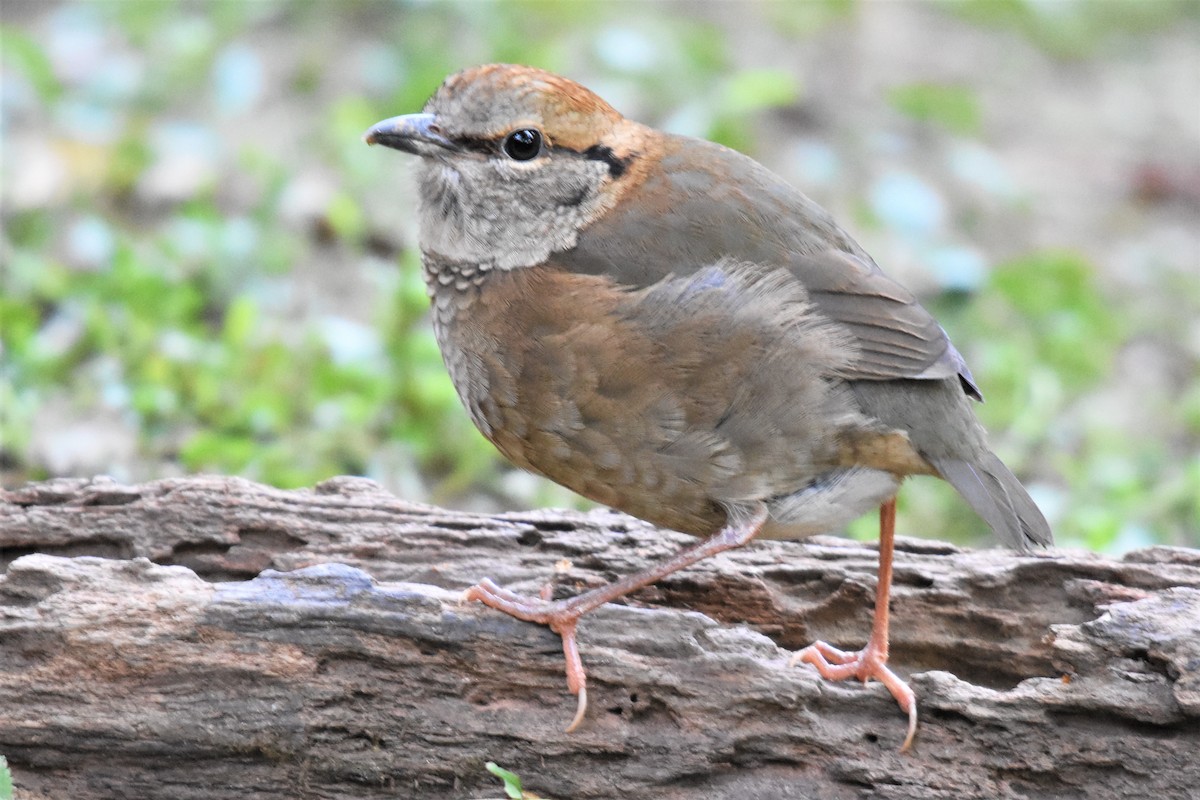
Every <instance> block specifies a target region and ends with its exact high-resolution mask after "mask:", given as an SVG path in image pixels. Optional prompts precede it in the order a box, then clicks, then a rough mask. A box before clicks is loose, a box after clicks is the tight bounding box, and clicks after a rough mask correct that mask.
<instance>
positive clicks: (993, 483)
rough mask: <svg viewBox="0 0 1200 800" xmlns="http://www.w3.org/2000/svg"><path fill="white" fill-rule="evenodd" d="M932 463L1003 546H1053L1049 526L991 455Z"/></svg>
mask: <svg viewBox="0 0 1200 800" xmlns="http://www.w3.org/2000/svg"><path fill="white" fill-rule="evenodd" d="M932 461H933V466H934V467H936V468H937V471H938V472H940V473H941V475H942V477H943V478H945V479H946V481H947V482H949V484H950V485H951V486H953V487H954V488H955V489H956V490H958V493H959V494H960V495H962V496H963V499H965V500H966V501H967V502H968V503H970V505H971V508H973V509H975V513H976V514H978V515H979V516H980V517H982V518H983V520H984V522H986V523H987V524H988V525H990V526H991V527H992V530H993V531H995V532H996V535H997V536H999V537H1000V539H1001V540H1003V542H1004V543H1005V544H1006V545H1008V546H1009V547H1013V548H1016V549H1017V550H1022V551H1027V550H1029V548H1030V546H1031V545H1041V546H1048V545H1051V544H1053V543H1054V534H1052V533H1051V532H1050V525H1049V523H1047V522H1046V518H1045V517H1044V516H1042V512H1041V511H1039V510H1038V507H1037V505H1035V504H1034V502H1033V498H1031V497H1030V496H1029V492H1027V491H1025V487H1024V486H1022V485H1021V482H1020V481H1018V480H1017V477H1016V476H1015V475H1013V474H1012V472H1010V471H1009V469H1008V467H1006V466H1004V462H1002V461H1001V460H1000V459H999V458H997V457H996V454H995V453H987V454H986V455H984V457H983V458H981V459H980V460H979V461H978V462H976V463H969V462H966V461H960V460H959V459H955V458H940V459H933V460H932Z"/></svg>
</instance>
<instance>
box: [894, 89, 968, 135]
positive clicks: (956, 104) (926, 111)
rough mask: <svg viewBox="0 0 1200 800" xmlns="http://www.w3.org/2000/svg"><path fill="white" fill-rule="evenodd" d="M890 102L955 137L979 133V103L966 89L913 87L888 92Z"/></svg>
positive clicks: (897, 108)
mask: <svg viewBox="0 0 1200 800" xmlns="http://www.w3.org/2000/svg"><path fill="white" fill-rule="evenodd" d="M888 102H890V103H891V104H892V106H893V107H894V108H895V109H896V110H897V111H899V112H900V113H901V114H905V115H907V116H909V117H912V118H913V119H915V120H917V121H919V122H928V123H931V124H934V125H940V126H941V127H943V128H945V129H947V130H948V131H950V132H951V133H956V134H959V135H961V136H970V135H974V134H976V133H978V132H979V103H978V101H977V100H976V98H975V93H974V92H972V91H971V90H970V89H968V88H967V87H965V86H951V85H947V84H936V83H913V84H909V85H907V86H897V87H895V88H894V89H892V90H891V91H890V92H888Z"/></svg>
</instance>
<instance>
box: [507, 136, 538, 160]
mask: <svg viewBox="0 0 1200 800" xmlns="http://www.w3.org/2000/svg"><path fill="white" fill-rule="evenodd" d="M540 152H542V134H541V131H538V130H534V129H533V128H521V129H520V130H517V131H513V132H512V133H510V134H509V135H508V136H505V137H504V153H505V155H507V156H508V157H509V158H512V159H515V160H517V161H528V160H529V159H531V158H536V157H537V155H538V153H540Z"/></svg>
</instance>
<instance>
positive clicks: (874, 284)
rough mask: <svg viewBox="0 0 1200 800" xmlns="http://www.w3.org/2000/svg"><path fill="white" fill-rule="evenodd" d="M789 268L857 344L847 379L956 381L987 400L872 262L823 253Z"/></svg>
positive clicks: (940, 334)
mask: <svg viewBox="0 0 1200 800" xmlns="http://www.w3.org/2000/svg"><path fill="white" fill-rule="evenodd" d="M788 266H789V268H790V270H791V271H792V274H794V275H796V277H797V278H799V279H800V282H801V283H802V284H803V285H804V287H805V288H806V289H807V290H808V294H809V298H810V300H811V301H812V303H813V304H814V305H815V306H816V307H817V308H818V309H819V310H820V311H821V312H822V313H823V314H825V315H826V316H828V317H829V318H830V319H832V320H835V321H836V322H839V323H841V324H842V325H844V326H846V327H847V328H848V329H849V330H850V333H851V334H852V335H853V337H854V339H855V340H856V342H857V344H858V347H859V358H858V359H857V360H856V362H855V363H854V365H853V366H852V367H851V369H850V371H849V372H848V373H846V374H845V377H847V378H849V379H850V380H868V381H870V380H895V379H902V378H910V379H917V380H923V379H940V378H950V377H953V376H955V375H957V376H958V378H959V381H960V382H961V383H962V388H963V391H964V392H966V394H967V395H969V396H971V397H973V398H975V399H976V400H982V399H983V395H982V394H981V393H980V391H979V387H978V386H976V385H975V379H974V378H973V377H972V376H971V371H970V369H968V368H967V364H966V362H965V361H964V360H963V357H962V355H960V354H959V352H958V350H956V349H955V348H954V345H953V344H951V342H950V337H948V336H947V335H946V331H945V330H943V329H942V326H941V325H939V324H938V323H937V321H936V320H935V319H934V318H933V316H932V315H931V314H930V313H929V312H928V311H926V310H925V309H924V308H922V307H921V305H920V304H919V303H918V302H917V299H916V297H914V296H913V294H912V293H911V292H909V291H908V290H907V289H905V288H904V287H903V286H901V285H900V284H898V283H896V282H895V281H893V280H892V279H891V278H889V277H888V276H887V275H885V274H884V273H883V271H882V270H881V269H879V267H878V266H876V265H875V264H874V263H873V262H872V261H870V260H869V259H866V258H864V257H860V256H857V255H854V254H852V253H847V252H844V251H841V250H824V251H821V252H818V253H812V254H808V255H803V256H796V257H795V258H794V259H793V260H792V261H791V263H790V264H789V265H788Z"/></svg>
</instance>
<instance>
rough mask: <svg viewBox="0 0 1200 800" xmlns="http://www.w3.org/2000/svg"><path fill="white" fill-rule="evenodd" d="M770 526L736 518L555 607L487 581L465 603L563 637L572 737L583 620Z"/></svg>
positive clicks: (583, 678) (755, 518) (578, 714)
mask: <svg viewBox="0 0 1200 800" xmlns="http://www.w3.org/2000/svg"><path fill="white" fill-rule="evenodd" d="M766 521H767V509H766V507H765V506H760V507H758V508H756V509H755V510H754V512H753V513H752V514H751V515H749V516H748V517H746V518H742V519H732V518H731V519H730V520H729V521H728V522H727V523H726V525H725V527H724V528H722V529H721V530H720V531H718V532H717V533H715V534H713V535H712V536H711V537H709V538H708V539H705V540H704V541H703V542H700V543H699V544H695V545H692V546H691V547H689V548H687V549H685V550H683V551H681V552H679V553H677V554H676V555H674V556H673V557H671V558H670V559H668V560H667V561H664V562H663V563H662V564H659V565H657V566H654V567H651V568H649V569H646V570H643V571H641V572H638V573H636V574H634V575H629V576H628V577H625V578H622V579H621V580H619V581H614V582H612V583H610V584H608V585H606V586H601V587H599V588H596V589H592V590H591V591H589V592H584V593H583V594H581V595H577V596H576V597H571V598H568V599H566V600H553V601H551V600H546V599H544V598H542V597H529V596H526V595H520V594H516V593H515V592H511V591H509V590H508V589H504V588H501V587H500V586H497V585H496V584H495V583H494V582H493V581H492V580H490V579H488V578H484V579H483V580H482V581H480V582H479V583H478V584H476V585H475V586H472V587H471V588H470V589H467V590H466V591H465V592H464V593H463V600H465V601H469V600H478V601H479V602H481V603H483V604H484V605H486V606H490V607H491V608H494V609H496V610H497V611H503V612H504V613H505V614H508V615H510V616H513V617H516V618H517V619H521V620H525V621H526V622H536V623H539V624H541V625H548V626H549V627H550V630H552V631H554V632H555V633H557V634H558V635H559V636H561V637H562V641H563V655H564V656H565V657H566V660H567V688H568V689H569V690H570V691H571V693H572V694H574V695H576V696H577V697H578V698H579V701H578V703H577V705H576V709H575V718H574V719H572V720H571V724H570V725H569V726H567V733H570V732H571V731H573V730H575V729H576V728H577V727H579V724H580V723H581V722H582V721H583V716H584V713H585V712H586V711H587V674H586V673H585V672H584V670H583V661H582V660H581V659H580V658H579V647H578V646H577V645H576V643H575V626H576V625H577V624H578V622H579V618H580V617H582V616H583V615H584V614H586V613H588V612H589V611H592V610H593V609H596V608H598V607H600V606H602V605H604V604H605V603H608V602H611V601H612V600H616V599H617V598H618V597H622V596H624V595H626V594H629V593H630V592H632V591H634V590H636V589H640V588H642V587H643V586H649V585H650V584H652V583H654V582H655V581H657V580H660V579H662V578H665V577H666V576H667V575H670V574H671V573H672V572H676V571H677V570H681V569H683V568H684V567H688V566H691V565H692V564H695V563H696V562H697V561H701V560H703V559H705V558H708V557H709V556H713V555H716V554H717V553H721V552H724V551H725V550H731V549H733V548H735V547H740V546H742V545H744V544H745V543H746V542H748V541H750V540H751V539H753V538H754V536H755V535H756V534H757V533H758V531H759V530H760V529H761V528H762V526H763V523H764V522H766Z"/></svg>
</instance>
